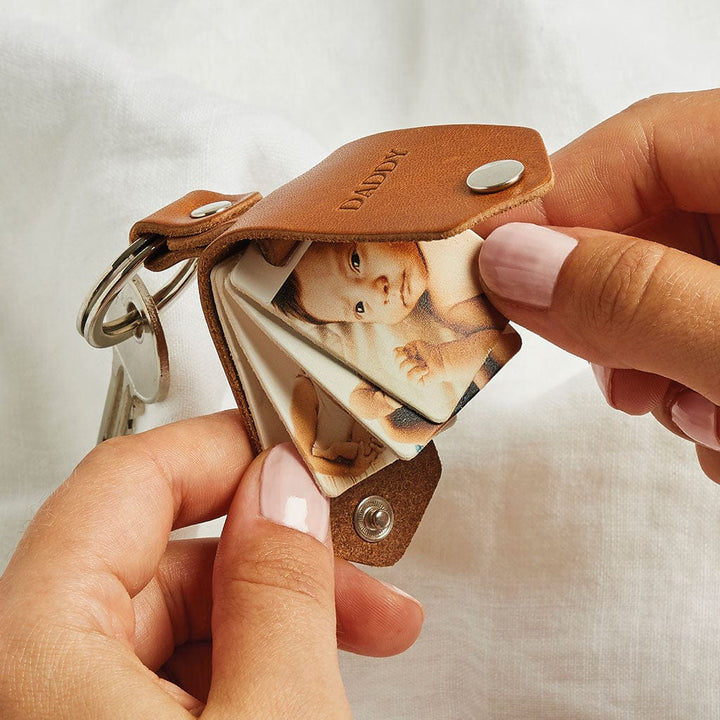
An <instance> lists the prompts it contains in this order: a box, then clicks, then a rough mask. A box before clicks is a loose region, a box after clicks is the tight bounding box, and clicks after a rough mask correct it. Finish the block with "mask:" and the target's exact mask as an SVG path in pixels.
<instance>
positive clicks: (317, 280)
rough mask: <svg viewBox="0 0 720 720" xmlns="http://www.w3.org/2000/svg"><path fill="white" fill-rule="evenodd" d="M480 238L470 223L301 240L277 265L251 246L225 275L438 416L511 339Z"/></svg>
mask: <svg viewBox="0 0 720 720" xmlns="http://www.w3.org/2000/svg"><path fill="white" fill-rule="evenodd" d="M481 243H482V238H480V237H479V236H478V235H476V234H475V233H473V232H472V231H470V230H467V231H465V232H463V233H460V234H459V235H457V236H455V237H453V238H449V239H444V240H437V241H432V242H420V243H413V242H400V243H388V242H373V243H344V242H339V243H325V242H315V243H307V242H306V243H302V244H301V245H300V246H299V247H298V249H297V250H296V252H295V253H294V254H293V256H292V257H291V259H290V261H289V262H288V263H287V264H286V265H285V266H283V268H278V267H275V266H272V265H270V264H269V263H267V262H265V261H264V259H263V258H262V255H261V254H260V252H259V251H258V250H257V248H255V247H254V246H253V245H250V246H249V247H248V249H247V251H246V252H245V253H244V254H243V255H241V256H240V257H239V258H238V259H237V262H236V265H235V267H234V268H233V270H232V272H231V273H230V280H231V283H232V284H233V285H234V287H235V289H236V290H237V291H238V292H240V293H243V294H245V295H247V296H249V297H251V298H252V299H254V300H256V301H257V302H260V303H261V304H264V305H265V306H267V307H269V309H270V310H271V311H272V312H273V313H274V314H275V315H276V316H278V317H279V318H281V319H282V320H283V321H284V322H286V323H287V324H288V325H290V326H291V327H292V328H293V329H294V330H296V331H297V332H299V333H301V334H302V335H304V336H305V337H307V338H308V339H310V340H311V341H312V342H313V343H315V344H316V345H318V346H319V347H321V348H322V349H323V350H324V351H326V352H329V353H330V354H332V355H334V356H335V357H337V358H338V359H339V360H341V361H343V362H344V363H345V364H347V365H348V366H350V367H351V368H353V369H354V370H355V371H356V372H357V374H358V375H360V376H361V377H362V378H364V379H366V380H367V381H368V382H370V383H371V384H373V385H376V386H378V387H379V388H380V389H382V390H383V391H384V392H386V393H387V394H388V395H389V396H390V397H392V398H394V399H395V400H396V401H398V402H400V403H401V404H403V405H407V406H408V407H410V408H412V409H413V410H414V411H416V412H417V413H419V414H420V415H422V416H423V417H425V418H426V419H427V420H429V421H431V422H433V423H442V422H445V421H446V420H447V419H448V418H449V417H451V416H452V414H453V413H454V412H455V411H456V409H457V406H458V403H460V401H461V399H462V398H463V397H464V396H465V395H466V393H467V392H468V390H469V389H470V388H471V384H473V383H474V384H475V385H476V387H477V388H479V387H482V386H483V385H484V384H485V383H486V382H487V380H489V378H490V376H491V375H492V374H494V372H496V371H497V369H499V366H501V365H502V364H503V363H504V362H505V361H506V360H507V359H508V358H509V357H510V356H511V355H512V352H509V350H510V349H514V350H516V349H517V346H518V342H517V336H516V334H515V333H514V331H512V330H509V331H507V332H506V329H507V328H508V325H507V320H506V319H505V318H504V317H503V316H502V315H500V314H499V313H498V312H497V311H496V310H495V309H494V308H493V307H492V306H491V305H490V304H489V303H488V302H487V300H486V298H485V297H484V295H483V293H482V289H481V287H480V284H479V278H478V274H477V269H476V263H477V255H478V251H479V248H480V245H481ZM268 303H269V305H268ZM493 358H494V359H493ZM487 368H492V369H493V371H492V372H491V373H488V372H486V371H485V369H487ZM478 381H479V382H478Z"/></svg>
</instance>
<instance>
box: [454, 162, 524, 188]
mask: <svg viewBox="0 0 720 720" xmlns="http://www.w3.org/2000/svg"><path fill="white" fill-rule="evenodd" d="M524 172H525V166H524V165H523V164H522V163H521V162H520V161H519V160H495V161H493V162H489V163H486V164H485V165H481V166H480V167H479V168H477V170H473V171H472V172H471V173H470V174H469V175H468V176H467V186H468V187H469V188H470V189H471V190H472V191H473V192H476V193H481V194H483V195H484V194H487V193H494V192H499V191H500V190H504V189H505V188H509V187H510V186H512V185H515V183H517V182H518V181H519V180H520V178H521V177H522V176H523V173H524Z"/></svg>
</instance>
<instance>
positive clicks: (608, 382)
mask: <svg viewBox="0 0 720 720" xmlns="http://www.w3.org/2000/svg"><path fill="white" fill-rule="evenodd" d="M590 367H591V368H592V371H593V375H595V379H596V380H597V384H598V385H599V386H600V390H601V391H602V394H603V395H604V396H605V400H607V404H608V405H611V406H612V368H609V367H605V366H604V365H596V364H595V363H590Z"/></svg>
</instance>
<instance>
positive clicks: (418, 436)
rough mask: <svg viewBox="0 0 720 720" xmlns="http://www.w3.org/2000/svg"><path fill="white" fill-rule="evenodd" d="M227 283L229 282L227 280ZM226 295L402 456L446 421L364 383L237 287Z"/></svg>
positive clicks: (413, 450)
mask: <svg viewBox="0 0 720 720" xmlns="http://www.w3.org/2000/svg"><path fill="white" fill-rule="evenodd" d="M225 282H226V285H227V280H226V281H225ZM226 297H229V298H230V302H232V303H234V304H236V305H237V308H238V310H239V311H240V312H242V313H244V314H245V315H246V316H247V317H248V318H250V320H252V321H253V322H254V323H255V324H256V325H257V326H258V327H259V328H260V330H262V331H263V332H264V333H265V335H267V337H268V338H270V340H272V341H273V342H274V343H275V345H276V346H277V349H278V350H280V351H281V352H284V353H286V354H288V355H289V356H290V357H292V358H293V360H294V361H295V362H296V363H297V364H298V365H299V366H300V367H301V368H302V370H303V371H304V372H305V374H306V375H307V376H308V377H309V378H310V379H311V380H312V381H313V383H315V384H316V385H317V386H319V387H320V388H322V389H323V390H324V391H325V392H326V393H327V394H328V395H330V397H332V399H333V400H334V401H335V402H336V403H337V404H338V405H340V407H342V408H343V409H344V410H345V411H346V412H347V413H348V414H349V415H352V416H354V417H355V418H356V419H357V421H358V422H359V423H360V424H361V425H363V426H364V427H365V428H366V429H367V430H368V431H369V432H370V433H372V434H373V435H374V436H375V437H377V438H378V439H379V440H381V441H382V442H383V443H384V444H385V445H387V446H388V447H389V448H390V449H391V450H392V451H393V452H394V453H395V454H396V455H397V456H398V457H399V458H401V459H402V460H412V459H413V458H414V457H415V456H416V455H417V454H418V453H419V452H420V451H421V450H422V449H423V448H424V447H425V445H427V443H428V442H430V440H431V439H432V438H433V437H435V435H437V434H438V433H439V432H440V431H441V430H442V429H443V428H444V426H445V424H443V423H440V424H437V423H431V422H429V421H428V420H426V419H425V418H424V417H422V416H420V415H418V414H417V413H416V412H414V411H413V410H411V409H410V408H408V407H406V406H404V405H402V404H401V403H399V402H397V401H396V400H394V399H393V398H391V397H390V396H388V395H386V394H385V393H384V392H383V391H382V390H380V389H379V388H378V387H376V386H374V385H371V384H370V383H367V382H365V380H363V379H361V378H359V377H358V376H357V375H356V374H355V373H354V372H353V371H352V370H350V369H349V368H347V367H346V366H345V365H343V364H341V363H340V362H339V361H338V360H336V359H335V358H333V357H332V356H330V355H328V354H326V353H324V352H322V351H321V350H320V349H318V348H317V347H316V346H315V345H313V344H312V343H310V342H308V340H307V339H306V338H304V337H302V336H301V335H298V334H297V333H295V332H294V331H293V330H292V329H291V328H290V327H289V326H287V325H285V324H284V323H282V322H281V321H280V320H279V319H278V318H277V317H275V316H274V315H271V314H270V313H269V312H267V311H264V310H262V309H261V308H260V307H258V306H257V305H255V304H254V303H253V302H252V301H251V300H246V299H245V298H242V297H240V296H239V295H238V294H237V293H233V292H231V293H230V294H229V295H228V296H226Z"/></svg>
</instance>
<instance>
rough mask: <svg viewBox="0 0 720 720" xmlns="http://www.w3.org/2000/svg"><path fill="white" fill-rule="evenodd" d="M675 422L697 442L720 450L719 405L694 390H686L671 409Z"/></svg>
mask: <svg viewBox="0 0 720 720" xmlns="http://www.w3.org/2000/svg"><path fill="white" fill-rule="evenodd" d="M670 413H671V415H672V420H673V422H674V423H675V424H676V425H677V426H678V427H679V428H680V430H682V431H683V432H684V433H685V434H686V435H687V436H688V437H689V438H692V439H693V440H694V441H695V442H696V443H700V445H704V446H705V447H709V448H710V449H711V450H720V437H718V421H717V416H718V407H717V405H713V403H711V402H710V401H709V400H708V399H707V398H704V397H703V396H702V395H699V394H698V393H696V392H695V391H693V390H684V391H683V392H681V393H680V394H679V395H678V396H677V399H676V400H675V402H674V403H673V406H672V408H671V410H670Z"/></svg>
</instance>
